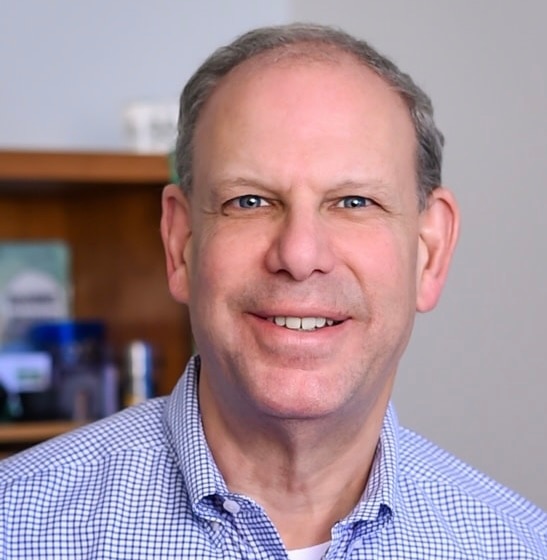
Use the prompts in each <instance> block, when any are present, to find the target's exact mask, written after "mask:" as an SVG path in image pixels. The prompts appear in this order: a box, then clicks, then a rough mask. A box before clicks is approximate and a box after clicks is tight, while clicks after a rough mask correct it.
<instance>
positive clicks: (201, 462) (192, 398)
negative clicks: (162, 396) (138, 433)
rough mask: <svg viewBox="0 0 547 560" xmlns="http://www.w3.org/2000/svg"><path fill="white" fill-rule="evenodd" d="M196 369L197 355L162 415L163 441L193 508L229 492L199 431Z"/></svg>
mask: <svg viewBox="0 0 547 560" xmlns="http://www.w3.org/2000/svg"><path fill="white" fill-rule="evenodd" d="M199 368H200V359H199V356H194V357H192V358H191V359H190V361H189V362H188V365H187V366H186V370H185V371H184V374H183V375H182V376H181V378H180V379H179V381H178V383H177V384H176V386H175V388H174V389H173V392H172V393H171V395H170V396H169V397H168V399H167V404H166V407H165V412H164V416H163V422H164V426H165V429H166V433H167V438H168V441H169V443H170V445H171V448H172V450H173V452H174V454H175V458H176V462H177V464H178V466H179V469H180V470H181V472H182V475H183V477H184V481H185V484H186V489H187V492H188V495H189V498H190V501H191V503H192V507H193V508H194V509H196V508H197V507H198V504H199V503H200V502H201V501H202V500H203V499H204V498H207V497H212V496H219V495H220V496H225V495H227V494H228V493H229V491H228V488H227V486H226V483H225V481H224V478H223V477H222V474H221V473H220V471H219V470H218V467H217V466H216V463H215V461H214V459H213V456H212V454H211V451H210V449H209V446H208V444H207V440H206V439H205V434H204V432H203V425H202V423H201V414H200V410H199V402H198V378H199Z"/></svg>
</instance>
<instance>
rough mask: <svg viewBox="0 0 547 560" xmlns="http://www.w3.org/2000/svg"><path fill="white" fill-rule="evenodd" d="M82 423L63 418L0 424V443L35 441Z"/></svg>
mask: <svg viewBox="0 0 547 560" xmlns="http://www.w3.org/2000/svg"><path fill="white" fill-rule="evenodd" d="M83 424H84V423H83V422H71V421H64V420H52V421H47V422H46V421H44V422H21V423H6V424H0V444H7V443H36V442H39V441H44V440H46V439H49V438H52V437H54V436H58V435H60V434H64V433H65V432H68V431H70V430H74V429H76V428H78V427H80V426H83Z"/></svg>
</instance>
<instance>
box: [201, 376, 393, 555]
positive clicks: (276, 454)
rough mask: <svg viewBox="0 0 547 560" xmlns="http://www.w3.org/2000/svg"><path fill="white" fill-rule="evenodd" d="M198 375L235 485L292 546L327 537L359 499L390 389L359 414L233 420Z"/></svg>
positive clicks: (208, 427)
mask: <svg viewBox="0 0 547 560" xmlns="http://www.w3.org/2000/svg"><path fill="white" fill-rule="evenodd" d="M208 389H209V388H208V387H207V382H206V381H205V380H203V379H202V380H201V381H200V406H201V411H202V418H203V426H204V431H205V436H206V438H207V441H208V444H209V447H210V449H211V451H212V454H213V456H214V458H215V461H216V463H217V465H218V467H219V469H220V471H221V473H222V475H223V476H224V479H225V480H226V483H227V486H228V488H229V489H230V491H232V492H235V493H240V494H244V495H246V496H249V497H251V498H252V499H254V500H255V501H256V502H257V503H259V504H260V505H261V506H262V507H263V508H264V509H265V511H266V512H267V514H268V515H269V517H270V519H271V520H272V522H273V523H274V525H275V526H276V528H277V530H278V532H279V534H280V535H281V538H282V540H283V541H284V543H285V545H286V547H287V548H288V549H292V548H304V547H307V546H312V545H314V544H319V543H321V542H325V541H327V540H330V538H331V529H332V526H333V525H334V524H335V523H336V522H337V521H338V520H340V519H342V518H343V517H345V516H346V515H347V514H348V513H349V512H350V511H351V510H352V509H353V507H354V506H355V504H356V503H357V502H358V501H359V499H360V497H361V495H362V493H363V491H364V489H365V486H366V483H367V480H368V476H369V472H370V469H371V466H372V462H373V460H374V454H375V451H376V447H377V444H378V439H379V436H380V430H381V427H382V422H383V417H384V414H385V410H386V407H387V403H388V399H389V388H386V391H384V392H385V394H382V395H379V396H378V398H377V399H376V401H375V402H374V403H373V405H372V406H371V407H369V409H368V410H366V411H364V412H363V414H362V415H361V417H359V418H356V416H355V415H354V414H353V415H351V414H348V417H349V418H348V419H347V420H345V419H344V418H343V417H341V418H337V419H335V418H332V417H329V418H319V419H311V420H310V419H305V420H287V419H279V418H272V417H259V418H256V417H253V418H252V419H251V418H236V419H234V418H233V409H232V410H231V411H230V413H229V414H228V412H227V411H224V410H223V408H222V407H221V406H218V403H217V402H214V401H213V400H212V399H211V398H209V397H210V395H208V394H207V393H208Z"/></svg>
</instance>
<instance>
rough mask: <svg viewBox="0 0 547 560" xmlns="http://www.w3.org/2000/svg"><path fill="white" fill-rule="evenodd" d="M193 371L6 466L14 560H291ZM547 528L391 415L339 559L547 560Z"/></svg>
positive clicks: (0, 514)
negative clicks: (205, 418) (234, 466)
mask: <svg viewBox="0 0 547 560" xmlns="http://www.w3.org/2000/svg"><path fill="white" fill-rule="evenodd" d="M198 368H199V360H198V359H193V360H192V361H191V362H190V363H189V365H188V367H187V370H186V374H185V375H183V376H182V378H181V380H180V382H179V383H178V385H177V387H176V388H175V389H174V391H173V393H172V394H171V395H170V396H169V397H163V398H157V399H153V400H150V401H148V402H146V403H144V404H142V405H139V406H136V407H132V408H129V409H126V410H124V411H122V412H120V413H118V414H116V415H114V416H111V417H109V418H106V419H104V420H101V421H99V422H96V423H94V424H92V425H89V426H87V427H85V428H82V429H80V430H77V431H74V432H72V433H70V434H66V435H64V436H61V437H59V438H56V439H53V440H50V441H48V442H45V443H43V444H41V445H39V446H36V447H34V448H32V449H30V450H28V451H25V452H23V453H21V454H19V455H17V456H14V457H12V458H9V459H7V460H5V461H3V462H1V463H0V504H1V509H0V558H2V559H22V558H24V559H32V560H39V559H44V560H46V559H47V560H55V559H67V560H80V559H82V560H83V559H99V558H100V559H107V558H112V559H114V558H115V559H122V558H124V559H131V560H137V559H142V560H145V559H146V560H151V559H154V560H156V559H158V560H160V559H174V558H183V559H192V558H195V559H198V558H199V559H212V558H216V559H224V560H226V559H241V558H246V559H256V560H259V559H264V560H266V559H286V558H287V553H286V550H285V548H284V546H283V543H282V541H281V539H280V537H279V534H278V533H277V531H276V529H275V527H274V526H273V525H272V523H271V521H270V520H269V518H268V516H267V515H266V513H265V512H264V510H263V509H262V508H261V506H260V505H259V504H257V503H256V502H254V501H253V500H251V499H250V498H248V497H246V496H242V495H238V494H232V493H231V492H230V491H229V490H228V488H227V487H226V483H225V481H224V479H223V477H222V475H221V473H220V472H219V470H218V468H217V466H216V465H215V462H214V460H213V458H212V455H211V452H210V450H209V448H208V446H207V442H206V440H205V437H204V434H203V429H202V424H201V420H200V412H199V406H198V400H197V369H198ZM546 533H547V516H546V514H545V512H543V511H541V510H540V509H538V508H537V507H535V506H534V505H532V504H530V503H528V502H526V501H525V500H524V499H522V498H520V497H518V496H517V495H515V494H514V493H513V492H511V491H509V490H507V489H506V488H504V487H502V486H500V485H499V484H497V483H496V482H493V481H492V480H490V479H489V478H487V477H486V476H484V475H483V474H481V473H479V472H477V471H475V470H473V469H472V468H470V467H468V466H466V465H465V464H463V463H461V462H460V461H459V460H457V459H455V458H454V457H452V456H451V455H449V454H447V453H446V452H444V451H442V450H440V449H438V448H437V447H435V446H434V445H433V444H431V443H429V442H428V441H426V440H425V439H423V438H421V437H420V436H418V435H416V434H414V433H413V432H410V431H409V430H406V429H404V428H401V427H399V426H398V424H397V419H396V416H395V413H394V411H393V409H392V407H391V406H390V408H389V409H388V411H387V414H386V417H385V421H384V425H383V429H382V432H381V437H380V440H379V443H378V447H377V451H376V455H375V459H374V463H373V466H372V470H371V475H370V478H369V482H368V485H367V487H366V490H365V492H364V494H363V496H362V499H361V500H360V501H359V503H358V504H357V505H356V506H355V508H354V510H353V511H352V512H351V513H350V514H349V515H348V516H347V517H345V518H344V519H342V520H340V521H339V522H337V523H336V524H335V525H334V527H333V528H332V534H331V536H332V543H331V545H330V548H329V549H328V551H327V553H326V556H325V558H326V559H334V558H351V559H355V560H357V559H370V558H389V559H392V560H394V559H398V558H399V559H404V560H410V559H413V558H416V559H418V558H419V559H426V558H435V559H443V560H444V559H463V558H466V559H473V560H477V559H482V558H484V559H489V560H491V559H495V558H498V559H502V558H503V559H519V560H524V559H537V560H539V559H545V558H547V540H546Z"/></svg>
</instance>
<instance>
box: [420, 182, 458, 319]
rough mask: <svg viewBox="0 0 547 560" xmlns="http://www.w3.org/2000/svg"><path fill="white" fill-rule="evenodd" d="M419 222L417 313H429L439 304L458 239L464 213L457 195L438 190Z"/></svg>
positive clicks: (432, 195) (445, 190)
mask: <svg viewBox="0 0 547 560" xmlns="http://www.w3.org/2000/svg"><path fill="white" fill-rule="evenodd" d="M419 219H420V225H419V242H418V261H417V269H416V274H417V277H416V310H417V311H420V312H426V311H431V310H432V309H433V308H434V307H435V306H436V305H437V302H438V301H439V297H440V295H441V292H442V289H443V286H444V284H445V281H446V277H447V274H448V269H449V266H450V262H451V260H452V255H453V253H454V248H455V247H456V242H457V240H458V234H459V227H460V213H459V209H458V205H457V203H456V200H455V198H454V195H453V194H452V193H451V192H450V191H449V190H447V189H444V188H441V187H438V188H436V189H434V190H433V192H432V193H431V194H430V195H429V199H428V203H427V207H426V208H425V210H422V212H421V214H420V218H419Z"/></svg>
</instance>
